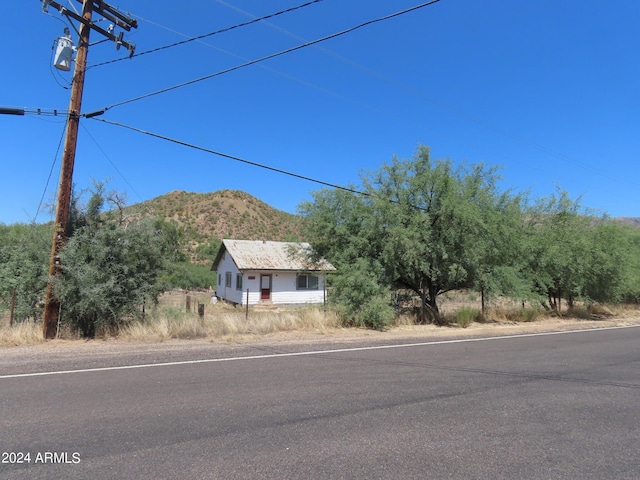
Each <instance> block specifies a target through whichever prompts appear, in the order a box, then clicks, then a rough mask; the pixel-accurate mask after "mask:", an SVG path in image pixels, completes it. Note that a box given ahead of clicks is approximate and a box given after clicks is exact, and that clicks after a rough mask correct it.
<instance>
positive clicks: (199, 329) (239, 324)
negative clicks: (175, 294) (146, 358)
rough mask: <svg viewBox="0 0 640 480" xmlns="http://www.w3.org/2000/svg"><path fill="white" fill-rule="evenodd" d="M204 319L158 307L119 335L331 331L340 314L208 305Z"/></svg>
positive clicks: (228, 335) (182, 336)
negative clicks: (145, 318)
mask: <svg viewBox="0 0 640 480" xmlns="http://www.w3.org/2000/svg"><path fill="white" fill-rule="evenodd" d="M207 310H208V311H207V313H206V314H205V316H204V318H200V317H199V316H198V315H197V314H196V313H193V312H185V311H181V310H178V309H176V308H174V307H161V308H158V309H157V310H156V311H155V312H153V314H152V315H151V316H150V318H149V319H148V320H146V321H140V322H134V323H132V324H130V325H128V326H126V327H124V328H123V329H121V330H120V332H119V334H118V338H121V339H125V340H135V341H141V340H143V341H150V340H151V341H158V340H160V341H161V340H169V339H195V338H207V339H212V340H216V339H218V340H231V339H234V338H236V337H238V336H247V335H265V334H269V333H275V332H284V331H307V332H310V331H312V332H316V333H328V332H329V331H331V330H332V329H335V328H337V327H338V326H339V320H338V317H337V316H336V315H335V314H334V313H333V312H330V311H327V312H324V311H323V309H322V308H319V307H312V306H309V307H291V308H283V309H278V310H277V311H259V310H254V309H249V314H248V316H247V315H246V312H245V310H243V309H240V308H238V309H233V308H229V307H228V306H222V305H220V306H218V305H216V306H207Z"/></svg>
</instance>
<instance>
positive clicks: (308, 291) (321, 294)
mask: <svg viewBox="0 0 640 480" xmlns="http://www.w3.org/2000/svg"><path fill="white" fill-rule="evenodd" d="M310 251H311V247H310V245H309V244H308V243H294V242H267V241H262V240H223V241H222V245H221V246H220V249H219V250H218V254H217V255H216V258H215V260H214V261H213V265H212V266H211V270H215V271H216V272H218V285H217V287H216V296H217V297H218V298H219V299H222V300H227V301H228V302H231V303H234V304H239V305H246V304H247V303H248V304H249V305H256V304H258V303H261V302H264V303H273V304H285V305H295V304H308V303H323V302H324V300H325V288H326V278H327V272H331V271H335V268H334V267H333V265H331V264H330V263H329V262H327V261H326V260H324V259H321V260H319V261H313V260H311V259H310V257H309V252H310Z"/></svg>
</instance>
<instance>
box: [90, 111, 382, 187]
mask: <svg viewBox="0 0 640 480" xmlns="http://www.w3.org/2000/svg"><path fill="white" fill-rule="evenodd" d="M94 120H98V121H100V122H103V123H107V124H109V125H115V126H116V127H122V128H127V129H129V130H133V131H134V132H138V133H142V134H144V135H148V136H150V137H155V138H159V139H160V140H165V141H167V142H171V143H175V144H177V145H182V146H183V147H189V148H192V149H194V150H199V151H201V152H205V153H210V154H212V155H217V156H219V157H224V158H227V159H229V160H233V161H236V162H241V163H245V164H247V165H251V166H253V167H259V168H263V169H265V170H269V171H271V172H275V173H281V174H283V175H288V176H290V177H294V178H298V179H300V180H306V181H308V182H313V183H317V184H320V185H324V186H325V187H331V188H335V189H338V190H344V191H347V192H350V193H356V194H358V195H363V196H370V194H369V193H367V192H363V191H359V190H355V189H353V188H347V187H343V186H341V185H336V184H334V183H329V182H325V181H323V180H318V179H315V178H312V177H307V176H304V175H300V174H298V173H293V172H289V171H287V170H282V169H280V168H275V167H271V166H269V165H264V164H262V163H258V162H253V161H251V160H246V159H244V158H240V157H236V156H234V155H229V154H227V153H222V152H218V151H216V150H212V149H210V148H205V147H201V146H199V145H194V144H192V143H188V142H185V141H182V140H177V139H175V138H171V137H167V136H165V135H160V134H159V133H153V132H149V131H147V130H142V129H141V128H137V127H132V126H130V125H125V124H123V123H119V122H114V121H112V120H105V119H104V118H94Z"/></svg>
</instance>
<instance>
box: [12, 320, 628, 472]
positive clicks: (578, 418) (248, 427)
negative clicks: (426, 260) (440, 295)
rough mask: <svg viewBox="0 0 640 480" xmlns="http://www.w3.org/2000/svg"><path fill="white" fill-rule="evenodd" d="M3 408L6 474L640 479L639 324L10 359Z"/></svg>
mask: <svg viewBox="0 0 640 480" xmlns="http://www.w3.org/2000/svg"><path fill="white" fill-rule="evenodd" d="M0 356H1V353H0ZM0 412H1V423H0V451H1V452H2V458H0V460H1V461H2V463H0V478H2V479H5V478H6V479H30V480H32V479H61V478H65V479H87V478H92V479H111V478H113V479H123V478H137V479H146V478H149V479H163V478H167V479H169V478H170V479H176V478H180V479H183V478H184V479H190V478H196V479H199V478H202V479H217V478H220V479H278V478H282V479H285V478H286V479H297V478H301V479H324V478H331V479H413V478H415V479H424V478H433V479H440V478H443V479H444V478H454V479H463V478H464V479H473V478H478V479H481V478H497V479H514V478H522V479H525V478H526V479H578V478H579V479H605V478H606V479H638V478H640V454H639V452H640V328H634V327H631V328H617V329H607V330H603V329H600V330H596V331H587V332H565V333H562V334H555V335H548V334H543V335H535V336H516V337H507V338H504V337H503V338H495V339H482V340H478V339H470V340H464V341H448V342H447V341H445V342H425V343H420V342H419V341H416V340H415V339H414V340H413V343H412V344H410V345H404V346H401V345H392V346H388V347H384V346H381V345H374V346H372V347H371V348H369V347H368V346H367V345H359V346H357V347H356V348H347V347H340V348H336V347H335V346H332V345H331V344H326V345H315V346H314V347H313V351H305V350H304V346H301V345H298V346H296V345H287V346H284V345H280V346H275V347H274V348H272V349H264V348H263V349H261V350H259V351H258V350H255V349H253V350H251V349H249V348H248V347H247V348H244V349H243V348H238V349H234V348H226V349H225V348H223V349H221V348H219V347H216V346H213V345H212V346H211V347H210V348H207V347H203V348H200V349H195V350H189V351H185V352H182V353H179V354H177V353H176V352H175V350H172V352H171V355H167V356H162V355H161V354H159V353H158V352H157V351H156V352H155V353H153V355H149V356H145V355H143V354H140V353H137V354H133V353H122V354H119V355H111V356H108V357H107V356H99V357H94V356H91V355H88V354H86V353H82V354H81V355H79V356H78V357H77V358H72V357H68V356H67V357H65V358H64V359H58V360H53V361H50V362H49V363H48V364H47V362H45V361H43V360H42V359H34V360H33V361H25V360H23V361H21V362H16V363H15V364H7V363H6V362H5V363H0ZM27 455H28V457H29V459H28V461H27V460H26V457H27ZM20 459H21V460H22V461H21V462H20Z"/></svg>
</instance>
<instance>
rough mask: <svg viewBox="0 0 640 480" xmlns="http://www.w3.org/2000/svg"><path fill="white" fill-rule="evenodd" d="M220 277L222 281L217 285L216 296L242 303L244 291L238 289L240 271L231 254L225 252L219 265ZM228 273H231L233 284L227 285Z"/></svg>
mask: <svg viewBox="0 0 640 480" xmlns="http://www.w3.org/2000/svg"><path fill="white" fill-rule="evenodd" d="M217 273H218V278H219V279H221V280H222V281H220V282H218V285H217V286H216V296H217V297H218V298H222V299H224V300H228V301H230V302H233V303H242V291H240V290H237V289H236V275H237V274H238V273H240V271H239V270H238V268H237V267H236V265H235V263H233V259H232V258H231V255H229V254H228V253H225V254H224V257H223V258H222V260H221V261H220V264H219V265H218V272H217ZM227 273H231V286H230V287H227V286H226V283H225V278H226V275H227Z"/></svg>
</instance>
